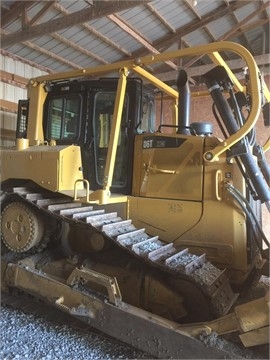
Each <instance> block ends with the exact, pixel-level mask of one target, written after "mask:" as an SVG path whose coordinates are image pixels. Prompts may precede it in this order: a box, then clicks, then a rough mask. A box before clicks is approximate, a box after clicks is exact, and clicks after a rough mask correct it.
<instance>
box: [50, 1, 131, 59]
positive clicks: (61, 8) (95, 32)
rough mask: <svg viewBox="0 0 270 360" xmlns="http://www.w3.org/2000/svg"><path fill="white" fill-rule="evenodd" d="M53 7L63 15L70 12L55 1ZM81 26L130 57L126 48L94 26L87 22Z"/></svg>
mask: <svg viewBox="0 0 270 360" xmlns="http://www.w3.org/2000/svg"><path fill="white" fill-rule="evenodd" d="M53 7H54V9H56V10H57V11H59V12H61V13H62V14H64V15H69V14H70V12H69V11H68V10H67V9H65V8H64V7H63V6H61V5H60V4H59V3H57V2H55V3H54V6H53ZM81 26H82V27H83V28H84V29H85V30H86V31H89V32H90V33H91V34H93V35H94V36H96V37H97V38H98V39H99V40H100V41H101V42H104V43H105V44H107V45H109V46H111V47H112V48H114V49H117V50H118V51H119V52H121V53H123V54H124V55H127V56H129V57H131V53H130V52H129V51H127V50H126V49H124V48H123V47H121V46H120V45H119V44H116V43H115V42H114V41H112V40H111V39H109V38H108V37H107V36H104V35H103V34H101V32H99V31H97V30H96V29H95V28H93V27H92V26H90V25H89V24H88V23H85V24H81Z"/></svg>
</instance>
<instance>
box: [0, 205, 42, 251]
mask: <svg viewBox="0 0 270 360" xmlns="http://www.w3.org/2000/svg"><path fill="white" fill-rule="evenodd" d="M43 232H44V226H43V222H42V220H41V219H40V217H39V216H38V214H37V213H36V211H34V209H33V208H32V207H30V206H27V205H26V204H23V203H21V202H12V203H10V204H8V205H7V206H6V207H5V208H4V209H3V211H2V217H1V233H2V240H3V243H4V245H5V246H6V247H7V248H8V249H9V250H11V251H13V252H19V253H21V252H25V251H27V250H29V249H31V248H32V247H33V246H36V245H37V244H38V243H39V242H40V240H41V238H42V236H43Z"/></svg>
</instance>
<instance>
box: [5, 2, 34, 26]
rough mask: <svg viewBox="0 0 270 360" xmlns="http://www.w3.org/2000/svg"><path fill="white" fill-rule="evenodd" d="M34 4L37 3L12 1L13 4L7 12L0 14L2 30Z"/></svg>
mask: <svg viewBox="0 0 270 360" xmlns="http://www.w3.org/2000/svg"><path fill="white" fill-rule="evenodd" d="M36 2H37V1H14V3H13V4H12V5H11V6H10V7H9V10H6V11H4V12H2V14H1V27H2V28H4V27H5V26H7V25H8V24H9V23H10V22H11V21H14V20H15V19H16V18H18V17H19V16H20V15H21V14H22V13H23V11H24V10H25V9H27V8H29V7H30V6H33V5H35V3H36Z"/></svg>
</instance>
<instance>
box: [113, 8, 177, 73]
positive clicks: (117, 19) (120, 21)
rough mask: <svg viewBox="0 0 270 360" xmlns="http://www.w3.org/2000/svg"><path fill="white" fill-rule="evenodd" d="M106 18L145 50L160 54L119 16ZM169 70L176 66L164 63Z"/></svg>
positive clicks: (170, 62)
mask: <svg viewBox="0 0 270 360" xmlns="http://www.w3.org/2000/svg"><path fill="white" fill-rule="evenodd" d="M107 18H108V19H110V20H111V21H113V22H114V23H115V24H116V25H118V26H119V27H120V28H121V29H122V30H124V31H125V32H127V33H128V34H129V35H131V36H132V37H133V38H134V39H136V40H137V41H138V42H139V43H141V44H142V45H143V46H144V47H145V48H146V49H147V50H149V51H150V52H152V53H154V54H160V51H158V50H157V49H156V48H155V47H154V46H153V45H152V44H151V43H150V42H149V41H148V40H147V39H146V38H145V37H144V36H143V35H142V34H140V33H139V32H138V31H137V30H135V29H132V28H131V26H130V25H129V24H127V23H126V21H125V20H123V19H122V18H121V17H120V16H119V15H117V14H111V15H107ZM166 64H168V65H169V66H170V67H171V68H173V69H177V65H175V64H174V63H173V62H172V61H166Z"/></svg>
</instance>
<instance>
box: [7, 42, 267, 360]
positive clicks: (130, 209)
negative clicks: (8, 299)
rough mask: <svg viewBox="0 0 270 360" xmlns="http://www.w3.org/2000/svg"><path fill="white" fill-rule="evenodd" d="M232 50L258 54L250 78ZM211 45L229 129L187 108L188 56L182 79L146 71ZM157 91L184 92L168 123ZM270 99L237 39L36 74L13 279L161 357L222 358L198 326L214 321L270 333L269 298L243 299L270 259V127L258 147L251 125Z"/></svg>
mask: <svg viewBox="0 0 270 360" xmlns="http://www.w3.org/2000/svg"><path fill="white" fill-rule="evenodd" d="M226 51H230V52H232V53H233V54H234V55H236V56H238V57H239V56H240V57H241V58H242V59H243V60H245V61H246V65H247V69H248V76H247V77H246V84H245V85H242V84H241V83H240V82H239V81H238V80H237V78H236V77H235V76H234V74H233V73H232V71H231V70H230V69H229V68H228V67H227V65H226V63H225V61H224V60H223V58H222V57H221V55H220V54H219V53H220V52H226ZM200 55H208V57H209V58H210V59H211V60H212V61H213V63H214V65H213V68H212V69H211V70H210V71H208V72H207V73H206V74H202V78H203V79H204V82H205V84H206V86H207V88H208V91H209V92H210V94H211V96H212V99H213V103H214V105H213V112H214V116H215V118H216V120H217V123H218V125H219V127H220V129H221V132H222V134H223V136H224V140H222V139H220V138H218V137H216V136H215V135H214V134H213V128H212V125H211V124H210V123H204V122H198V121H192V119H190V101H191V99H192V94H191V92H190V88H189V81H188V74H187V72H186V71H185V70H184V69H180V71H179V74H178V76H177V79H176V84H175V85H176V88H177V90H175V88H173V87H171V86H168V85H167V84H166V83H164V82H162V81H160V80H159V79H157V78H156V77H154V76H153V75H152V74H150V73H149V72H148V71H147V70H146V68H147V67H149V66H151V65H152V64H155V63H157V62H162V61H167V60H171V59H173V58H181V57H187V56H200ZM115 72H117V75H115ZM112 73H113V76H114V77H112V76H111V77H108V75H107V74H112ZM157 90H158V92H157ZM160 91H161V92H162V93H164V94H166V96H168V97H170V98H171V99H172V103H173V109H174V111H173V115H172V118H171V122H170V123H160V124H157V121H156V114H155V97H156V94H157V93H160ZM269 101H270V93H269V91H268V89H267V87H266V85H265V83H264V82H263V79H262V78H261V75H260V73H259V70H258V68H257V66H256V63H255V62H254V59H253V58H252V56H251V55H250V53H249V52H248V51H247V50H246V49H245V48H243V47H242V46H240V45H238V44H235V43H231V42H221V43H214V44H209V45H203V46H198V47H195V48H189V49H183V50H178V51H173V52H168V53H164V54H159V55H151V56H146V57H143V58H140V59H135V60H127V61H123V62H120V63H115V64H110V65H104V66H99V67H96V68H89V69H84V70H82V71H74V72H67V73H59V74H53V75H47V76H41V77H38V78H36V79H31V80H30V82H29V87H28V99H27V100H21V101H20V102H19V108H18V122H17V131H16V134H17V135H16V138H17V139H16V147H14V148H3V149H2V185H1V208H2V215H1V233H2V289H3V291H11V290H13V291H14V290H16V289H19V290H22V291H24V292H26V293H29V294H31V295H34V296H36V297H37V298H40V299H42V300H44V301H46V302H49V303H51V304H53V305H55V306H58V307H59V308H61V309H62V310H63V311H66V312H68V313H70V314H72V315H74V316H76V317H79V318H80V319H82V320H84V321H86V322H88V323H89V324H90V325H92V326H94V327H96V328H98V329H100V330H102V331H104V332H106V333H108V334H109V335H112V336H115V337H116V338H118V339H120V340H122V341H125V342H128V343H129V344H132V345H133V346H136V347H138V348H140V349H142V350H144V351H148V352H150V353H151V354H152V355H154V356H159V357H163V358H164V357H170V356H171V357H179V356H182V357H183V356H184V357H191V358H192V354H191V353H190V352H189V351H190V350H191V348H192V347H193V346H195V347H197V349H203V350H202V351H206V352H205V353H203V354H204V357H205V356H207V357H210V358H211V357H212V358H217V357H220V356H221V357H222V356H224V354H223V353H222V352H219V351H218V350H213V349H211V351H212V352H211V351H210V350H209V349H208V350H207V349H206V348H205V347H204V345H203V344H202V343H200V342H199V341H198V340H197V339H195V337H196V336H198V334H200V333H201V332H203V331H204V332H205V331H207V332H208V333H210V332H211V331H217V332H218V333H219V334H224V333H228V332H232V331H240V332H243V333H247V334H248V335H247V334H242V335H241V336H242V341H243V342H244V343H245V344H246V345H247V346H253V345H258V344H262V343H264V342H265V341H266V339H267V338H268V322H269V321H268V299H267V298H263V299H260V300H259V301H258V302H257V303H256V304H258V305H257V307H255V305H254V304H253V303H252V305H250V304H247V305H241V306H240V307H239V306H237V307H235V309H234V303H235V301H236V299H237V297H238V292H239V291H241V287H242V286H244V285H245V286H246V285H247V284H249V282H250V281H251V279H252V278H253V277H254V274H255V273H258V272H260V270H261V269H263V268H266V266H265V263H267V261H268V257H267V256H268V245H269V243H268V240H267V238H266V235H265V234H264V233H263V230H262V226H261V205H262V204H263V203H264V204H265V205H266V207H267V208H268V210H269V203H270V192H269V184H268V181H269V166H268V164H267V161H266V157H265V153H266V151H267V150H268V149H269V147H270V140H269V139H268V141H266V143H265V144H264V146H260V145H258V144H257V142H256V133H255V130H254V129H255V125H256V122H257V120H258V118H259V115H260V113H261V111H263V113H264V123H265V126H269ZM158 125H159V126H158ZM242 306H243V307H242ZM233 309H234V312H230V311H232V310H233ZM251 309H252V310H251ZM254 309H256V310H254ZM227 314H228V315H227ZM252 314H253V315H252ZM254 314H256V316H254ZM117 321H119V322H120V325H119V327H120V328H119V329H116V327H117V325H116V322H117ZM186 324H192V325H186ZM145 326H148V329H149V331H147V334H144V335H143V338H144V340H143V341H142V340H141V338H140V336H139V334H141V332H142V330H143V328H144V327H145ZM131 329H132V331H133V333H134V334H137V335H138V338H137V340H134V337H136V335H134V336H133V337H132V339H131V337H130V336H129V335H128V332H129V331H130V330H131ZM258 329H259V330H258ZM253 331H257V333H258V331H259V332H260V336H259V337H258V339H257V338H256V339H254V336H253ZM247 338H248V340H247ZM157 339H158V344H159V346H158V347H157V346H156V340H157ZM199 351H201V350H199ZM205 354H207V355H205ZM200 356H202V354H200Z"/></svg>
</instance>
